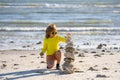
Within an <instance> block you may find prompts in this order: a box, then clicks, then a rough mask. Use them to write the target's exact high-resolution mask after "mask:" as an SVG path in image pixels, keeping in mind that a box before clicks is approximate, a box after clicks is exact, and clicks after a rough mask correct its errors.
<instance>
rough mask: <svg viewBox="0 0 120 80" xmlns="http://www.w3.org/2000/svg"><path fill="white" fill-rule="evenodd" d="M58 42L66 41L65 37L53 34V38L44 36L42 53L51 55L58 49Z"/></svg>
mask: <svg viewBox="0 0 120 80" xmlns="http://www.w3.org/2000/svg"><path fill="white" fill-rule="evenodd" d="M60 42H66V38H63V37H61V36H58V35H56V36H54V37H53V38H45V39H44V43H43V48H42V53H45V52H47V53H46V54H47V55H53V54H54V53H55V52H56V51H57V50H59V43H60Z"/></svg>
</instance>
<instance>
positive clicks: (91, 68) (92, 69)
mask: <svg viewBox="0 0 120 80" xmlns="http://www.w3.org/2000/svg"><path fill="white" fill-rule="evenodd" d="M88 70H91V71H98V70H97V69H94V68H93V67H90V68H89V69H88Z"/></svg>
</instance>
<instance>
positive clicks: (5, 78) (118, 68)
mask: <svg viewBox="0 0 120 80" xmlns="http://www.w3.org/2000/svg"><path fill="white" fill-rule="evenodd" d="M39 52H40V51H39V50H35V51H32V50H28V51H27V50H1V51H0V80H120V50H118V49H105V50H103V49H78V50H76V51H75V62H73V64H74V67H75V68H76V69H78V71H76V72H74V73H73V74H60V70H55V67H54V68H53V69H51V70H46V59H45V56H44V58H40V56H39ZM62 52H63V51H62ZM63 58H64V56H63V55H62V61H61V65H62V64H63V62H64V60H63ZM42 71H44V72H42Z"/></svg>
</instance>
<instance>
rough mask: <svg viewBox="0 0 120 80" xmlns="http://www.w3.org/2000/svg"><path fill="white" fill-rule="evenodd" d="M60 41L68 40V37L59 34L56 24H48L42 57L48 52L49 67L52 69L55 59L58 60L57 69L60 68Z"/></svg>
mask: <svg viewBox="0 0 120 80" xmlns="http://www.w3.org/2000/svg"><path fill="white" fill-rule="evenodd" d="M59 42H66V38H63V37H61V36H59V35H57V29H56V25H55V24H50V25H48V27H47V28H46V35H45V39H44V43H43V48H42V51H41V52H40V56H41V57H42V56H43V55H44V53H45V52H46V62H47V69H51V68H52V67H53V66H54V62H55V60H56V61H57V64H56V69H60V61H61V51H60V50H59Z"/></svg>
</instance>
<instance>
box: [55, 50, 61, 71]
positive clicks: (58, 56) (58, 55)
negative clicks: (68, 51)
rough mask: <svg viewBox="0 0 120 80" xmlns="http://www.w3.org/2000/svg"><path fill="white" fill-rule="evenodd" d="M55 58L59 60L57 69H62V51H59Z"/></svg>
mask: <svg viewBox="0 0 120 80" xmlns="http://www.w3.org/2000/svg"><path fill="white" fill-rule="evenodd" d="M55 57H56V59H57V64H56V69H60V61H61V51H60V50H58V51H57V52H56V54H55Z"/></svg>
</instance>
